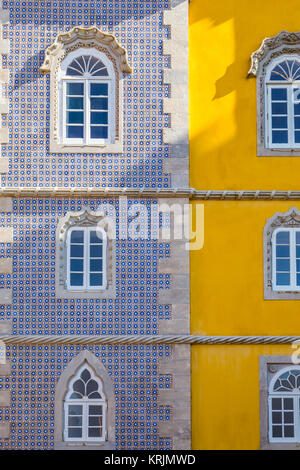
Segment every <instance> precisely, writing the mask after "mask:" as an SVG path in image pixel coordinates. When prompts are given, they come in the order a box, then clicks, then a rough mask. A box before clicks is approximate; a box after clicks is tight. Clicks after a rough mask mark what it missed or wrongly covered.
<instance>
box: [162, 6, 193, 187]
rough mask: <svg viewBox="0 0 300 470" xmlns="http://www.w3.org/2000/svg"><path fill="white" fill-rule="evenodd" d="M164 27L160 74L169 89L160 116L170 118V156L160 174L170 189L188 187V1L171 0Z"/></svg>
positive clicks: (167, 137)
mask: <svg viewBox="0 0 300 470" xmlns="http://www.w3.org/2000/svg"><path fill="white" fill-rule="evenodd" d="M164 25H165V26H169V27H170V39H164V40H163V53H164V54H165V55H166V56H170V60H171V68H166V69H164V71H163V81H164V84H165V85H169V88H170V97H169V98H165V99H164V100H163V110H164V113H166V114H169V115H170V127H169V128H164V130H163V142H164V143H165V144H166V145H169V146H170V153H171V155H170V158H168V159H165V161H164V172H165V173H167V174H170V177H171V186H172V187H178V186H179V187H183V188H184V187H188V184H189V101H188V99H189V98H188V91H189V77H188V0H183V1H182V2H180V3H179V2H178V1H177V0H171V9H170V10H165V11H164Z"/></svg>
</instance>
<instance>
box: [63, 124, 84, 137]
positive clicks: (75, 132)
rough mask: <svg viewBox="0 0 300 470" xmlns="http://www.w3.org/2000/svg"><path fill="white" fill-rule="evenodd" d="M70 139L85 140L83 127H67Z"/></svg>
mask: <svg viewBox="0 0 300 470" xmlns="http://www.w3.org/2000/svg"><path fill="white" fill-rule="evenodd" d="M67 138H68V139H83V126H67Z"/></svg>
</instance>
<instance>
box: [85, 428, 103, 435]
mask: <svg viewBox="0 0 300 470" xmlns="http://www.w3.org/2000/svg"><path fill="white" fill-rule="evenodd" d="M88 434H89V437H101V436H102V428H89V433H88Z"/></svg>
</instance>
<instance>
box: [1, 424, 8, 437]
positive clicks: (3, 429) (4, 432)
mask: <svg viewBox="0 0 300 470" xmlns="http://www.w3.org/2000/svg"><path fill="white" fill-rule="evenodd" d="M9 436H10V424H9V423H0V439H9Z"/></svg>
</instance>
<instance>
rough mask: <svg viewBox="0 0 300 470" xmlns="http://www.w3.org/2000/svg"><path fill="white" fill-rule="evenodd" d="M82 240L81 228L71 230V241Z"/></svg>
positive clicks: (78, 241)
mask: <svg viewBox="0 0 300 470" xmlns="http://www.w3.org/2000/svg"><path fill="white" fill-rule="evenodd" d="M83 240H84V232H83V230H72V232H71V242H72V243H83Z"/></svg>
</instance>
